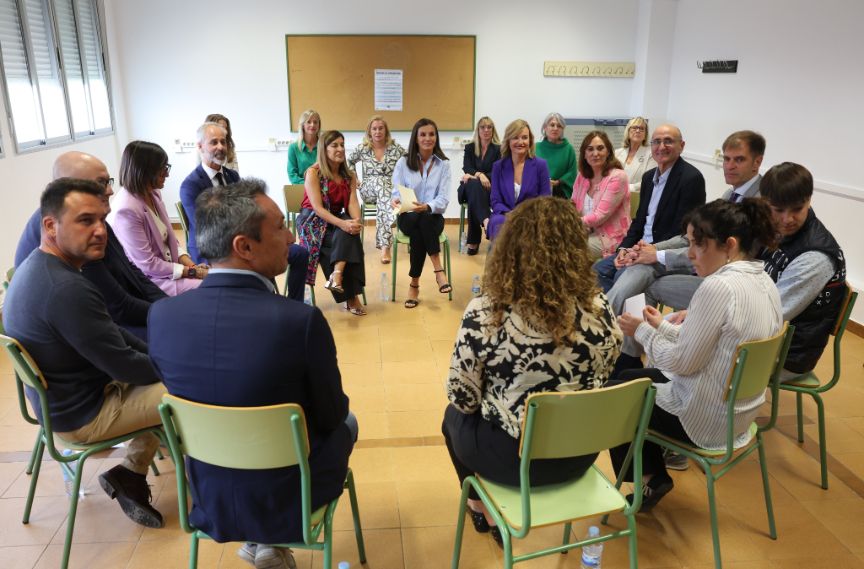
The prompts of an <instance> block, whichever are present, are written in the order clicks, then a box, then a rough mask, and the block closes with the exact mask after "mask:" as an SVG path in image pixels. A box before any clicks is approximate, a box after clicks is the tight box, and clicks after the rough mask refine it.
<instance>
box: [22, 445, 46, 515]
mask: <svg viewBox="0 0 864 569" xmlns="http://www.w3.org/2000/svg"><path fill="white" fill-rule="evenodd" d="M37 441H38V444H37V445H36V448H35V449H34V453H35V454H34V457H33V474H31V475H30V490H29V491H28V492H27V502H26V503H25V504H24V517H23V518H22V519H21V523H23V524H29V523H30V509H31V508H32V507H33V498H34V497H35V496H36V482H37V481H38V480H39V471H40V470H42V454H43V453H44V452H45V440H44V431H43V430H42V429H41V428H40V429H39V438H38V439H37Z"/></svg>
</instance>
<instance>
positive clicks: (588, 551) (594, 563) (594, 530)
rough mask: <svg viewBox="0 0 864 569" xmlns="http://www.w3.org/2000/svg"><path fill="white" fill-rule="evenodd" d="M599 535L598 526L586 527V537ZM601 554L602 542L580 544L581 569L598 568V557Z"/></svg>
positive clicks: (590, 537)
mask: <svg viewBox="0 0 864 569" xmlns="http://www.w3.org/2000/svg"><path fill="white" fill-rule="evenodd" d="M595 537H600V528H598V527H597V526H591V527H590V528H588V539H592V538H595ZM602 556H603V544H602V543H595V544H593V545H584V546H582V569H600V558H601V557H602Z"/></svg>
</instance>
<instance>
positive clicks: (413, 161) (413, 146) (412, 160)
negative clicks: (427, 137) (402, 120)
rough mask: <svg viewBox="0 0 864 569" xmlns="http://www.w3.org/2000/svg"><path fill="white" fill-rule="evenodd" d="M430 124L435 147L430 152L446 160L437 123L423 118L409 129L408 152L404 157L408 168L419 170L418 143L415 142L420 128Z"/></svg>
mask: <svg viewBox="0 0 864 569" xmlns="http://www.w3.org/2000/svg"><path fill="white" fill-rule="evenodd" d="M430 125H431V126H432V127H433V128H435V148H433V149H432V154H434V155H435V156H437V157H438V158H440V159H441V160H448V158H447V155H446V154H444V151H443V150H441V135H440V134H438V125H437V124H435V121H433V120H432V119H426V118H423V119H420V120H419V121H417V122H416V123H414V128H412V129H411V141H410V142H409V143H408V154H407V155H406V157H405V162H406V164H407V166H408V169H409V170H412V171H414V172H418V171H419V170H420V144H419V143H418V142H417V136H418V133H419V132H420V129H421V128H423V127H424V126H430Z"/></svg>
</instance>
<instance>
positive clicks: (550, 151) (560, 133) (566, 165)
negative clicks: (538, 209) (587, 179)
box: [537, 113, 576, 200]
mask: <svg viewBox="0 0 864 569" xmlns="http://www.w3.org/2000/svg"><path fill="white" fill-rule="evenodd" d="M540 134H541V135H542V136H543V140H541V141H540V142H538V143H537V156H538V157H540V158H542V159H544V160H545V161H546V163H547V165H548V166H549V177H550V178H551V179H552V181H551V183H552V195H553V196H557V197H559V198H567V199H568V200H569V199H570V196H571V195H573V182H574V180H576V151H575V150H573V145H572V144H570V141H569V140H567V139H566V138H564V117H562V116H561V115H560V113H549V114H548V115H546V119H545V120H544V121H543V127H542V128H541V129H540Z"/></svg>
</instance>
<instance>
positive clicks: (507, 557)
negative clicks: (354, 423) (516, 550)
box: [498, 524, 513, 569]
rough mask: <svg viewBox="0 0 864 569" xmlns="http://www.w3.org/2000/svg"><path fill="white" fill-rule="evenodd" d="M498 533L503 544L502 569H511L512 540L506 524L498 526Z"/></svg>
mask: <svg viewBox="0 0 864 569" xmlns="http://www.w3.org/2000/svg"><path fill="white" fill-rule="evenodd" d="M498 531H499V532H501V540H502V541H503V542H504V569H513V539H512V538H511V537H510V528H508V527H507V524H499V525H498Z"/></svg>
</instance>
